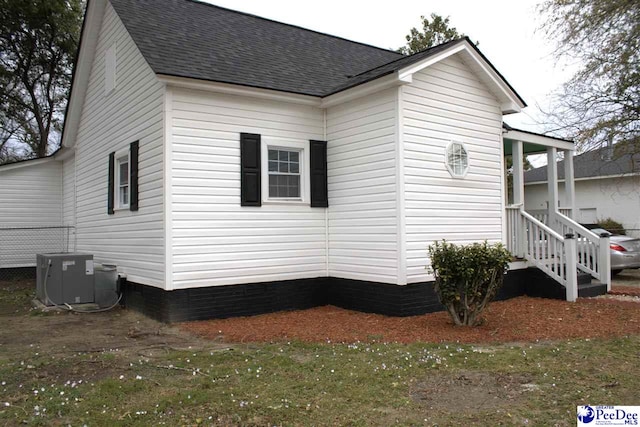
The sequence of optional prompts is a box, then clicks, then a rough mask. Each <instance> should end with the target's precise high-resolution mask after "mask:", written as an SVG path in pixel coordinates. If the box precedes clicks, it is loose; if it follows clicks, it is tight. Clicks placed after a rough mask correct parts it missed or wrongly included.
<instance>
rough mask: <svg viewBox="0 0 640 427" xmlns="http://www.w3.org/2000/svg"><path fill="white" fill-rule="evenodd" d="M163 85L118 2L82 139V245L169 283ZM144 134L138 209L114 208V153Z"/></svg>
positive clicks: (136, 278)
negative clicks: (110, 76) (111, 64)
mask: <svg viewBox="0 0 640 427" xmlns="http://www.w3.org/2000/svg"><path fill="white" fill-rule="evenodd" d="M114 43H115V46H116V63H117V68H116V69H117V71H116V87H115V90H114V91H112V92H110V93H109V94H105V75H104V70H105V64H104V58H105V51H106V50H107V49H109V48H110V47H112V46H113V44H114ZM163 96H164V88H163V85H162V84H161V83H160V82H159V81H158V80H157V79H156V77H155V74H154V73H153V72H152V70H151V68H149V66H148V65H147V63H146V62H145V60H144V58H143V57H142V55H141V54H140V51H139V50H138V48H137V47H136V45H135V44H134V43H133V40H132V39H131V37H130V36H129V35H128V33H127V32H126V30H125V28H124V26H123V25H122V22H121V21H120V19H119V18H118V17H117V15H116V14H115V12H114V10H113V8H112V7H111V5H109V4H108V5H107V7H106V10H105V16H104V19H103V21H102V26H101V30H100V35H99V39H98V44H97V49H96V55H95V60H94V63H93V66H92V70H91V76H90V79H89V87H88V91H87V95H86V98H85V101H84V107H83V112H82V117H81V120H80V126H79V130H78V137H77V142H76V153H75V161H76V165H77V171H76V178H77V182H76V227H77V228H76V233H77V247H76V249H77V250H78V251H82V252H88V253H92V254H94V256H95V259H96V261H97V262H104V263H113V264H116V265H117V266H118V271H119V272H122V273H125V274H126V275H127V278H128V280H130V281H132V282H135V283H141V284H145V285H151V286H157V287H164V263H165V258H164V222H163V217H164V214H163V212H164V211H163V195H162V191H163V166H162V160H163V146H162V143H163ZM136 140H139V144H140V145H139V146H140V149H139V156H140V158H139V163H138V164H139V187H138V188H139V200H140V201H139V211H137V212H131V211H129V210H116V212H115V214H113V215H108V214H107V189H108V164H109V153H110V152H113V151H118V150H122V149H127V148H128V147H129V144H130V143H131V142H133V141H136Z"/></svg>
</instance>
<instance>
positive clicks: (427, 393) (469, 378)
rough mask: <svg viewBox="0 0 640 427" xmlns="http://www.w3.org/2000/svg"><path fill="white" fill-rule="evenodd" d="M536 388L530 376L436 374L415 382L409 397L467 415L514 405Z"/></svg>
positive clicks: (471, 373)
mask: <svg viewBox="0 0 640 427" xmlns="http://www.w3.org/2000/svg"><path fill="white" fill-rule="evenodd" d="M538 388H539V387H538V386H537V385H536V384H532V383H531V377H530V376H527V375H523V374H496V373H490V372H473V371H461V372H456V373H455V374H449V373H447V374H444V373H443V374H440V373H438V374H435V375H431V376H430V377H429V378H428V379H425V380H422V381H419V382H417V383H416V384H415V385H414V386H413V387H412V388H411V397H412V399H413V400H414V401H416V402H419V403H421V404H423V405H425V406H426V407H427V408H428V409H436V410H442V409H448V410H451V411H455V412H458V413H463V414H469V413H475V412H482V411H486V410H487V408H491V409H492V410H495V409H501V408H508V407H510V406H513V405H516V404H518V402H519V400H520V399H526V397H527V396H526V394H527V393H530V392H533V391H536V390H538Z"/></svg>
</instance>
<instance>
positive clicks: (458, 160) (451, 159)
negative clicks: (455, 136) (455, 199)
mask: <svg viewBox="0 0 640 427" xmlns="http://www.w3.org/2000/svg"><path fill="white" fill-rule="evenodd" d="M444 162H445V165H446V166H447V169H448V170H449V173H450V174H451V176H452V177H454V178H464V176H465V175H466V174H467V172H468V171H469V153H468V151H467V148H466V147H465V145H464V144H463V143H461V142H454V141H451V142H450V143H449V144H448V145H447V148H446V149H445V161H444Z"/></svg>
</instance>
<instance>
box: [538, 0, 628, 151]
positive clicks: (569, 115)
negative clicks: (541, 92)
mask: <svg viewBox="0 0 640 427" xmlns="http://www.w3.org/2000/svg"><path fill="white" fill-rule="evenodd" d="M540 12H541V13H542V14H543V16H544V22H545V23H544V24H543V27H542V28H543V29H544V30H545V32H546V34H547V35H548V36H549V37H550V38H551V39H552V40H554V41H555V42H556V44H557V50H556V56H557V58H558V59H559V60H562V61H566V62H567V63H577V64H579V67H580V68H579V69H578V71H577V72H576V73H575V74H574V76H573V77H572V78H571V79H570V80H569V81H568V82H566V83H565V84H564V85H563V86H562V88H561V89H560V90H559V91H558V92H557V93H556V94H555V97H554V102H553V107H552V110H551V111H550V112H548V116H549V119H550V121H551V122H552V123H553V125H554V127H555V129H553V130H554V131H558V132H560V133H561V134H564V135H565V136H567V137H569V138H572V139H574V140H575V141H576V142H577V143H578V144H579V146H580V147H581V148H582V149H589V148H595V147H599V146H603V145H612V144H616V143H619V142H625V143H626V144H629V145H630V146H631V148H632V149H635V150H637V151H636V152H640V137H639V135H640V2H638V1H637V0H546V1H544V2H543V3H542V4H541V5H540ZM634 147H635V148H634Z"/></svg>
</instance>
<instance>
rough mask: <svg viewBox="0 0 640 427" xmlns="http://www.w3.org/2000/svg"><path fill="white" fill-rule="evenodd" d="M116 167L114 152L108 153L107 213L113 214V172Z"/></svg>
mask: <svg viewBox="0 0 640 427" xmlns="http://www.w3.org/2000/svg"><path fill="white" fill-rule="evenodd" d="M115 167H116V153H110V154H109V185H108V189H107V214H109V215H113V196H114V194H113V193H114V178H115V177H114V174H115Z"/></svg>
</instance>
